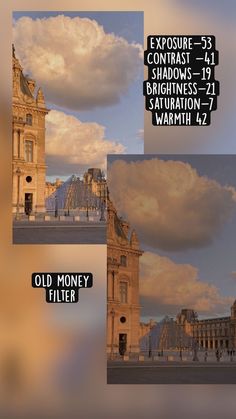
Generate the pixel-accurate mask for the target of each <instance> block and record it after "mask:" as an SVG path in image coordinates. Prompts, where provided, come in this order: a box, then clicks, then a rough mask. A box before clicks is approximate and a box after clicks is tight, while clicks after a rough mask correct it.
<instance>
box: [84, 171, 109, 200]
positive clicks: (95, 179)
mask: <svg viewBox="0 0 236 419" xmlns="http://www.w3.org/2000/svg"><path fill="white" fill-rule="evenodd" d="M83 181H84V183H85V184H86V185H88V187H89V189H90V191H91V192H92V193H94V194H95V195H97V196H98V197H99V198H100V199H106V193H107V182H106V179H105V176H104V173H103V172H102V171H101V169H98V168H94V167H92V168H90V169H88V171H87V172H85V173H84V176H83Z"/></svg>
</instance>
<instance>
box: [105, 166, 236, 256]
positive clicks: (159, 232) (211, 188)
mask: <svg viewBox="0 0 236 419" xmlns="http://www.w3.org/2000/svg"><path fill="white" fill-rule="evenodd" d="M108 178H109V187H110V191H111V196H112V199H113V200H114V203H115V205H116V207H117V209H118V210H119V212H121V213H122V214H123V216H125V217H126V218H127V219H128V220H129V221H130V222H131V224H132V225H133V226H134V227H135V228H137V231H138V233H139V235H140V239H141V241H142V242H143V243H145V244H147V245H150V246H153V247H156V248H161V249H164V250H181V249H188V248H196V247H202V246H204V245H208V244H210V243H211V242H212V241H213V239H214V238H215V236H216V235H217V234H218V233H219V232H220V230H221V228H222V227H223V225H224V224H225V222H226V221H227V220H228V219H229V218H230V216H231V213H232V210H233V209H234V208H235V201H234V192H235V191H234V192H233V188H229V187H223V186H221V185H220V184H219V183H217V182H216V181H214V180H212V179H209V178H207V177H204V176H200V175H199V174H198V173H197V171H196V170H195V169H194V168H193V167H192V166H191V165H190V164H187V163H184V162H181V161H171V160H169V161H163V160H160V159H157V158H154V159H149V160H142V161H136V162H126V161H124V160H116V161H115V162H114V163H113V164H112V165H111V166H110V169H109V176H108Z"/></svg>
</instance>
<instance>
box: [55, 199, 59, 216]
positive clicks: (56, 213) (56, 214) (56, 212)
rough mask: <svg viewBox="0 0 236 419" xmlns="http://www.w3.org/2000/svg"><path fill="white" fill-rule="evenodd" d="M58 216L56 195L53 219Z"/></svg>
mask: <svg viewBox="0 0 236 419" xmlns="http://www.w3.org/2000/svg"><path fill="white" fill-rule="evenodd" d="M57 216H58V202H57V194H56V195H55V218H57Z"/></svg>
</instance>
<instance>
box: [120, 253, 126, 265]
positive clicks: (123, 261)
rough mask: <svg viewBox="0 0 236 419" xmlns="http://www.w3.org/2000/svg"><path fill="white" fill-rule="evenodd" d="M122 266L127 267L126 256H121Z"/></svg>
mask: <svg viewBox="0 0 236 419" xmlns="http://www.w3.org/2000/svg"><path fill="white" fill-rule="evenodd" d="M120 264H121V266H127V259H126V256H125V255H121V257H120Z"/></svg>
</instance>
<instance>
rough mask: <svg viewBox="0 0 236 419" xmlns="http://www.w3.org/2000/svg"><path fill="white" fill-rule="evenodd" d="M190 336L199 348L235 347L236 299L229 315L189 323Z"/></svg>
mask: <svg viewBox="0 0 236 419" xmlns="http://www.w3.org/2000/svg"><path fill="white" fill-rule="evenodd" d="M191 327H192V337H193V340H194V342H196V343H197V345H198V347H199V348H204V349H218V348H221V349H229V350H232V349H234V350H235V349H236V301H235V302H234V304H233V305H232V307H231V315H230V316H228V317H218V318H213V319H204V320H196V321H195V322H192V323H191Z"/></svg>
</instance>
